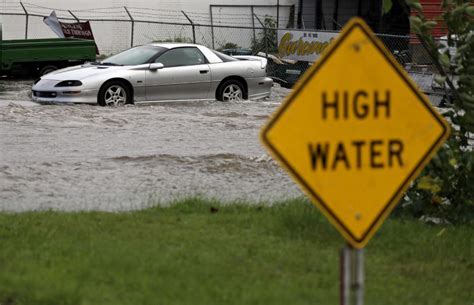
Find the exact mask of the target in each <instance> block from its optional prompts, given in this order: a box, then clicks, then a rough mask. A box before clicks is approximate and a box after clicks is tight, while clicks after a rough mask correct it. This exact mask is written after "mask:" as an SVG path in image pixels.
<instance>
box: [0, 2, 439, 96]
mask: <svg viewBox="0 0 474 305" xmlns="http://www.w3.org/2000/svg"><path fill="white" fill-rule="evenodd" d="M6 3H9V2H6ZM12 3H13V2H12ZM20 5H21V6H20ZM20 5H19V3H18V2H15V4H8V5H7V6H6V5H4V7H3V8H2V10H1V11H0V18H1V19H0V22H2V23H3V31H4V35H3V39H25V38H26V39H29V38H52V37H55V35H54V33H53V32H52V31H51V30H50V29H49V28H48V27H47V26H46V25H45V24H44V23H43V18H44V17H45V16H49V15H50V13H51V12H52V11H53V10H54V11H55V12H56V14H57V16H58V19H59V20H60V21H64V22H75V21H89V22H90V24H91V28H92V31H93V34H94V37H95V40H96V43H97V46H98V48H99V51H100V52H101V54H103V55H110V54H114V53H117V52H119V51H121V50H124V49H126V48H129V47H131V46H135V45H142V44H147V43H150V42H189V43H198V44H202V45H205V46H207V47H210V48H213V49H217V50H221V51H226V52H237V53H240V54H260V55H263V56H267V57H269V58H270V64H269V71H268V73H269V75H270V76H272V77H274V79H275V80H277V81H278V82H280V83H281V84H282V85H288V86H291V85H292V84H293V83H294V82H295V81H296V80H297V79H298V77H299V76H300V75H301V74H302V73H304V71H305V70H306V69H308V67H309V66H310V65H311V63H308V62H292V61H281V60H280V59H279V58H278V48H277V46H278V41H277V40H278V37H277V31H278V30H277V28H278V27H277V25H278V26H279V28H280V29H284V30H287V28H286V27H288V26H290V27H291V26H294V23H295V22H294V6H285V7H282V8H279V9H278V10H276V8H275V6H245V7H242V6H212V5H211V9H210V12H208V13H205V12H185V11H176V10H161V9H160V10H158V9H150V8H139V7H110V8H97V9H84V10H74V11H71V10H63V9H53V8H47V7H41V6H38V5H34V4H27V3H20ZM222 7H225V8H226V10H224V11H223V10H222ZM236 9H240V10H236ZM234 10H235V11H234ZM297 31H299V30H297ZM301 31H305V32H311V31H315V32H323V31H322V30H311V29H304V30H301ZM335 33H337V32H335ZM377 36H378V37H379V38H380V39H381V40H382V41H383V43H384V44H385V46H386V47H387V49H388V50H390V52H391V53H392V54H393V55H394V57H395V58H396V59H397V60H398V61H399V62H400V63H401V64H402V65H403V66H405V67H406V69H407V70H408V71H409V73H418V74H419V73H421V75H422V76H421V78H420V79H422V80H423V81H422V82H423V83H426V82H429V80H428V79H427V78H424V77H423V76H424V75H425V74H426V75H427V77H431V78H432V74H433V73H432V71H433V69H432V67H431V60H430V58H429V56H428V54H427V53H426V51H425V50H424V49H423V48H422V46H421V45H420V44H419V43H417V42H416V40H414V39H413V37H410V36H397V35H389V34H377ZM428 87H429V86H425V88H422V89H424V90H425V92H426V91H428V90H429V89H430V88H428Z"/></svg>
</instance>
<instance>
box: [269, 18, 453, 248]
mask: <svg viewBox="0 0 474 305" xmlns="http://www.w3.org/2000/svg"><path fill="white" fill-rule="evenodd" d="M449 130H450V129H449V125H448V124H447V123H446V121H445V120H444V119H443V118H442V117H441V116H440V115H439V114H438V113H437V112H436V111H435V110H434V109H433V108H432V107H431V105H430V104H429V102H428V100H427V99H426V97H425V96H424V95H423V94H422V93H421V92H420V91H419V90H418V88H417V87H416V85H415V84H414V83H413V82H412V81H411V80H410V79H409V77H408V76H407V74H406V72H405V71H404V70H403V68H401V67H400V66H399V64H398V63H397V62H396V60H395V59H394V58H393V57H392V56H391V54H390V53H389V52H388V51H387V50H386V49H385V47H384V45H383V44H382V43H381V42H380V41H379V40H378V39H377V38H376V37H375V36H374V35H373V33H372V32H371V30H370V28H369V27H368V26H367V25H366V24H365V23H364V21H362V20H361V19H358V18H355V19H353V20H351V21H350V22H349V23H348V25H347V26H346V27H345V28H344V29H343V31H342V32H341V34H340V35H339V37H338V38H337V39H336V40H335V41H333V42H332V44H331V45H330V46H329V48H328V49H327V50H326V52H325V54H324V55H323V56H322V57H321V59H320V60H319V61H318V62H317V63H316V64H315V65H313V66H312V67H311V68H310V69H309V70H308V71H307V72H306V73H305V74H304V76H303V77H302V79H301V80H300V81H299V82H298V84H297V86H296V87H295V88H294V90H293V91H292V93H291V94H290V95H289V96H288V97H287V98H286V100H285V101H284V102H283V104H282V106H281V107H280V108H279V109H278V110H277V112H276V113H275V114H274V115H273V117H272V118H271V119H270V121H269V122H268V123H267V125H266V126H265V127H264V128H263V130H262V134H261V138H262V142H263V144H264V145H265V146H266V147H267V148H268V150H269V151H270V153H272V155H273V156H274V157H275V159H276V160H277V161H279V163H280V164H281V165H282V166H283V167H284V168H285V169H287V170H288V171H289V173H290V174H291V176H292V177H293V178H294V179H295V180H296V182H297V183H298V184H299V185H300V186H301V187H302V188H303V190H304V191H305V192H306V193H307V194H308V195H309V196H310V197H311V199H312V201H313V202H314V204H315V205H316V206H318V207H319V208H320V209H321V210H322V211H323V213H324V214H325V215H326V216H327V217H328V218H329V220H330V221H331V222H332V223H333V224H334V225H335V226H336V228H337V229H338V230H339V231H340V232H341V233H342V235H343V236H344V237H345V238H346V240H347V241H348V242H350V243H351V244H352V245H353V246H354V247H357V248H362V247H364V246H365V245H366V244H367V242H368V241H369V239H370V238H371V237H372V235H373V234H374V233H375V231H376V230H377V228H378V227H379V226H380V225H381V223H382V222H383V220H384V219H385V218H386V217H387V215H388V214H389V213H390V211H391V210H392V209H393V208H394V206H395V205H396V204H397V202H398V201H399V199H400V197H401V196H402V194H403V192H404V191H405V190H406V189H407V187H408V186H409V184H410V182H411V181H412V180H413V179H414V178H415V177H416V176H417V175H418V174H419V172H420V171H421V169H422V168H423V167H424V166H425V165H426V164H427V163H428V161H429V160H430V158H431V157H432V156H433V154H434V153H435V152H436V150H437V149H438V148H439V147H440V146H441V144H442V143H443V142H444V141H445V140H446V138H447V137H448V135H449Z"/></svg>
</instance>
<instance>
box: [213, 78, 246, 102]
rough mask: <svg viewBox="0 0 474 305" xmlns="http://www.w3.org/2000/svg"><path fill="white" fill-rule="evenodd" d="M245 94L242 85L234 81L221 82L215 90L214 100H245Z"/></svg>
mask: <svg viewBox="0 0 474 305" xmlns="http://www.w3.org/2000/svg"><path fill="white" fill-rule="evenodd" d="M245 97H246V92H245V89H244V86H243V85H242V83H241V82H240V81H238V80H236V79H230V80H227V81H225V82H223V83H222V84H221V85H220V86H219V88H217V92H216V98H217V100H218V101H221V102H236V101H241V100H243V99H245Z"/></svg>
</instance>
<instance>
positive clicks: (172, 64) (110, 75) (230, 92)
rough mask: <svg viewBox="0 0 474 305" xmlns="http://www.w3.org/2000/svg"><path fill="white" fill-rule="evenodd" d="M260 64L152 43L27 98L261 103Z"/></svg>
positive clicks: (71, 72) (266, 83) (41, 83)
mask: <svg viewBox="0 0 474 305" xmlns="http://www.w3.org/2000/svg"><path fill="white" fill-rule="evenodd" d="M266 65H267V60H266V59H265V58H261V57H255V56H239V58H235V57H231V56H228V55H225V54H222V53H220V52H217V51H214V50H211V49H209V48H207V47H205V46H201V45H196V44H182V43H154V44H149V45H144V46H137V47H133V48H130V49H128V50H125V51H123V52H121V53H119V54H116V55H114V56H111V57H109V58H107V59H105V60H103V61H101V62H95V63H89V64H85V65H81V66H75V67H70V68H65V69H61V70H58V71H54V72H52V73H49V74H47V75H44V76H42V77H41V78H40V79H38V80H37V81H36V82H35V84H34V85H33V88H32V93H33V94H32V96H33V100H34V101H37V102H53V103H91V104H94V103H98V104H99V105H101V106H107V105H110V106H120V105H124V104H127V103H141V102H160V101H177V100H209V99H217V100H220V101H236V100H241V99H248V98H263V97H267V96H269V95H270V90H271V87H272V85H273V81H272V79H271V78H268V77H267V76H266V71H265V70H266Z"/></svg>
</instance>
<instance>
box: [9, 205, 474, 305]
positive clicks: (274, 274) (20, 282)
mask: <svg viewBox="0 0 474 305" xmlns="http://www.w3.org/2000/svg"><path fill="white" fill-rule="evenodd" d="M211 207H216V208H217V209H218V211H215V210H214V209H213V208H211ZM211 210H213V211H211ZM343 244H344V241H343V240H342V239H341V237H340V236H339V234H338V233H337V232H336V231H335V230H334V229H333V228H332V226H331V225H330V224H329V223H328V222H327V221H326V220H325V219H324V217H323V216H322V215H321V213H320V212H319V211H317V209H316V208H314V207H313V206H311V205H310V204H308V203H307V202H306V201H303V200H300V201H292V202H286V203H282V204H278V205H275V206H273V207H257V206H251V205H244V204H240V205H239V204H238V205H227V206H223V205H220V204H218V203H213V202H205V201H200V200H191V199H190V200H187V201H184V202H180V203H178V204H175V205H172V206H171V207H168V208H152V209H147V210H144V211H137V212H130V213H99V212H90V213H59V212H50V211H49V212H35V213H21V214H5V213H0V304H1V305H7V304H8V305H13V304H15V305H16V304H48V305H49V304H101V305H102V304H104V305H105V304H113V305H119V304H134V305H135V304H193V305H194V304H206V305H207V304H216V305H218V304H219V305H220V304H239V305H240V304H265V305H275V304H291V305H293V304H338V298H339V297H338V293H339V292H338V285H339V279H338V274H339V250H340V248H341V247H342V246H343ZM473 254H474V253H473V227H472V226H448V227H439V226H429V225H426V224H423V223H420V222H418V221H414V220H406V219H405V220H404V219H401V218H395V219H394V218H390V219H389V220H387V222H386V223H385V224H384V225H383V226H382V228H381V230H380V231H379V233H377V234H376V236H375V237H374V238H373V239H372V240H371V242H370V243H369V245H368V247H367V248H366V297H365V299H366V304H377V305H379V304H397V305H400V304H404V305H406V304H417V305H418V304H430V305H431V304H456V305H463V304H465V305H472V304H473V302H474V293H473V283H474V258H473V257H474V255H473Z"/></svg>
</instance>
